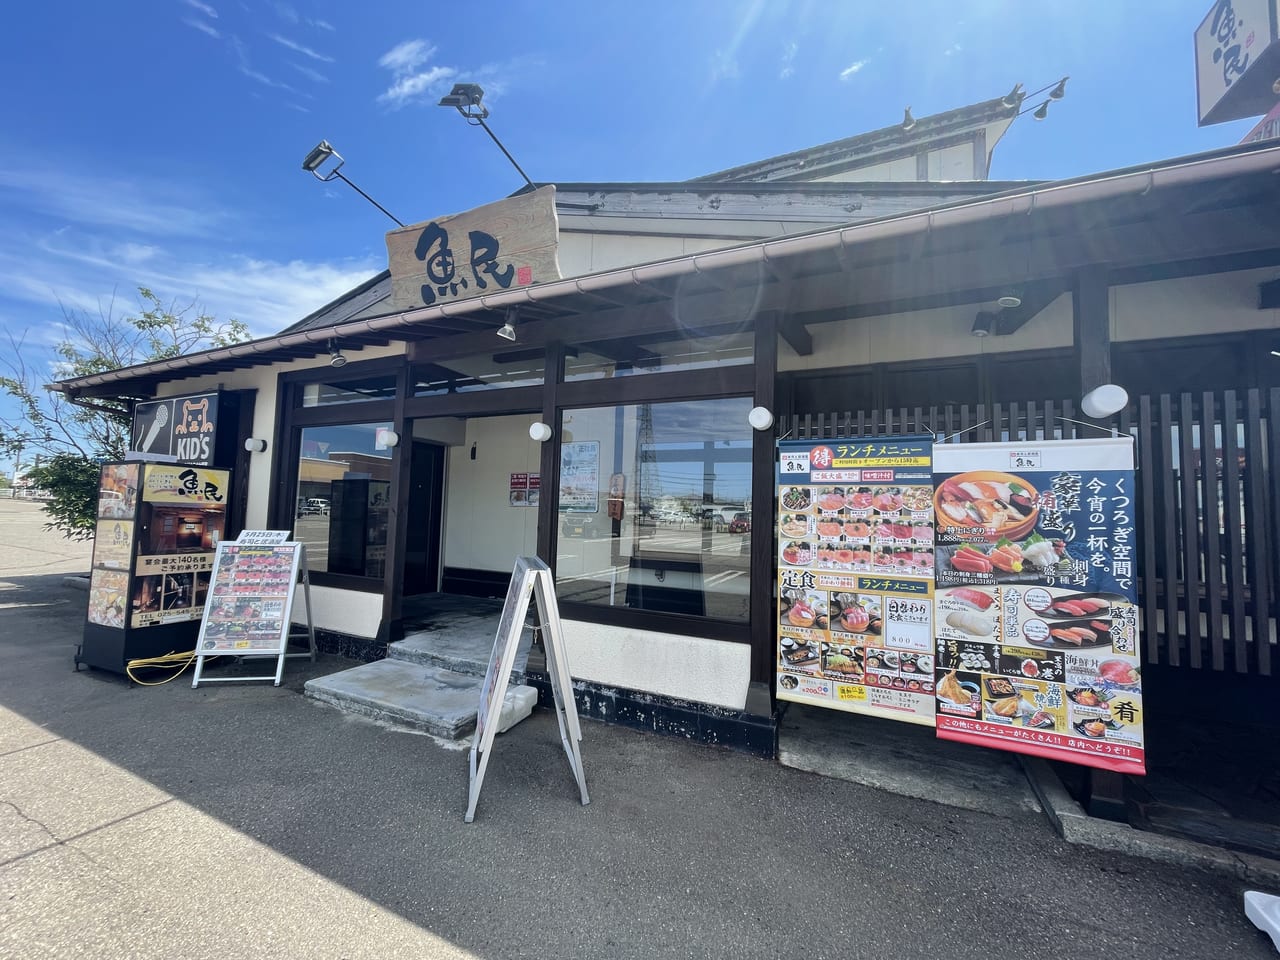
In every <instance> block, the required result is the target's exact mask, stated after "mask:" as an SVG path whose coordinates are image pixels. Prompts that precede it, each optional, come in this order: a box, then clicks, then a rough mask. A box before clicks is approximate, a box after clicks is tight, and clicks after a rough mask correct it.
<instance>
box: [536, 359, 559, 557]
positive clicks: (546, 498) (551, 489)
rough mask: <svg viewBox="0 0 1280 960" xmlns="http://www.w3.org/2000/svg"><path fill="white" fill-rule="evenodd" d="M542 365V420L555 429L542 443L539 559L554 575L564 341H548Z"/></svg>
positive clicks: (557, 522) (539, 494) (539, 464)
mask: <svg viewBox="0 0 1280 960" xmlns="http://www.w3.org/2000/svg"><path fill="white" fill-rule="evenodd" d="M545 356H546V359H545V361H544V365H543V371H542V377H543V384H544V386H543V392H542V422H543V423H545V424H548V425H549V426H550V427H551V429H552V430H554V431H555V433H554V434H552V437H551V439H550V440H548V441H547V442H546V443H544V444H542V451H541V457H540V460H539V463H538V469H539V472H540V474H541V478H540V479H539V481H538V482H539V485H540V486H539V491H538V559H539V560H541V561H542V562H543V563H545V564H546V565H547V566H548V567H550V568H551V572H552V575H553V576H554V574H555V569H556V558H555V554H554V553H553V551H554V549H555V542H556V533H557V530H556V527H557V525H558V524H559V522H560V441H561V437H560V422H559V421H558V420H557V419H556V407H557V405H558V397H559V391H560V381H561V380H563V379H564V344H563V343H559V342H552V343H548V344H547V349H546V355H545Z"/></svg>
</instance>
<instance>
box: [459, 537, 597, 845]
mask: <svg viewBox="0 0 1280 960" xmlns="http://www.w3.org/2000/svg"><path fill="white" fill-rule="evenodd" d="M530 594H534V595H535V599H536V601H537V604H538V621H539V624H540V627H541V632H542V645H543V649H544V651H545V653H546V658H547V675H548V676H549V677H550V679H551V692H552V694H553V696H554V699H555V707H556V721H557V722H558V723H559V725H560V742H561V744H562V745H563V746H564V752H565V756H567V757H568V758H569V769H570V770H572V771H573V777H574V780H575V781H577V784H578V790H579V791H580V792H581V794H582V805H583V806H586V805H587V804H588V803H590V802H591V798H590V797H589V796H588V795H587V779H586V775H585V774H584V773H583V769H582V753H581V751H580V749H579V746H578V744H579V741H581V740H582V729H581V727H580V726H579V725H578V708H577V705H576V704H575V703H574V700H573V684H572V681H571V680H570V677H569V664H568V658H567V657H566V655H565V651H564V630H563V627H562V626H561V623H560V608H559V606H557V604H556V591H555V582H554V581H553V579H552V577H551V568H550V567H548V566H547V565H546V564H545V563H544V562H543V561H541V560H539V559H538V558H537V557H519V558H517V559H516V563H515V568H514V569H513V570H512V572H511V585H510V586H509V587H508V588H507V599H506V602H505V603H504V604H503V606H502V619H501V620H500V621H499V623H498V631H497V635H496V636H495V637H494V643H493V653H492V654H490V656H489V669H488V670H487V671H486V672H485V676H484V686H483V687H482V688H481V692H480V708H479V710H477V711H476V731H475V734H474V735H473V736H472V738H471V758H470V768H471V779H470V785H469V788H468V792H467V813H466V816H465V817H464V818H463V819H464V820H465V822H467V823H471V822H472V821H473V820H474V819H475V815H476V803H477V802H478V801H479V800H480V786H481V784H482V783H483V782H484V774H485V769H486V768H487V767H488V765H489V755H490V754H491V753H492V751H493V737H494V734H495V733H497V730H498V719H499V717H500V715H501V713H502V701H503V700H504V699H505V696H506V692H507V687H508V686H509V685H510V683H511V670H512V668H513V667H514V666H515V659H516V651H517V650H518V649H519V647H520V637H521V634H522V633H523V632H524V619H525V614H526V613H528V611H529V595H530Z"/></svg>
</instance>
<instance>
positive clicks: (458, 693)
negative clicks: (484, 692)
mask: <svg viewBox="0 0 1280 960" xmlns="http://www.w3.org/2000/svg"><path fill="white" fill-rule="evenodd" d="M482 673H483V671H482ZM483 684H484V677H483V676H474V675H471V674H463V673H457V672H455V671H452V670H447V669H444V668H442V667H439V666H435V665H432V664H423V663H413V662H411V661H408V660H375V661H374V662H373V663H365V664H361V665H360V666H358V667H353V668H352V669H350V670H343V671H342V672H340V673H334V674H330V675H329V676H327V677H317V678H316V679H314V680H308V681H307V683H306V688H305V689H306V694H307V696H309V697H313V698H315V699H316V700H321V701H323V702H325V703H329V704H332V705H333V706H335V707H338V708H339V709H340V710H344V711H346V712H348V713H354V714H358V715H359V716H363V717H369V718H370V719H373V720H382V721H385V722H388V723H394V724H398V725H400V726H405V727H409V728H411V729H414V730H421V731H423V732H425V733H430V734H432V735H434V736H437V737H441V738H443V739H446V740H462V739H464V738H466V737H467V736H469V735H470V734H471V732H472V730H474V729H475V725H476V710H477V708H478V707H479V705H480V688H481V686H483Z"/></svg>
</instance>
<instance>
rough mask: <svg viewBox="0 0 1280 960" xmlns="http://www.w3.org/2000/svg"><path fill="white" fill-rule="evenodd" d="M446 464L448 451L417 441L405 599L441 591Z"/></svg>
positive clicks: (411, 472)
mask: <svg viewBox="0 0 1280 960" xmlns="http://www.w3.org/2000/svg"><path fill="white" fill-rule="evenodd" d="M444 461H445V448H444V447H443V446H441V445H440V444H437V443H430V442H428V441H426V440H418V439H415V440H414V441H413V453H412V458H411V460H410V465H409V515H408V517H407V524H408V530H407V532H406V537H405V555H404V593H405V596H412V595H414V594H420V593H435V592H436V591H437V590H439V589H440V531H441V520H442V513H443V509H444Z"/></svg>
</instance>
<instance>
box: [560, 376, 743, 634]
mask: <svg viewBox="0 0 1280 960" xmlns="http://www.w3.org/2000/svg"><path fill="white" fill-rule="evenodd" d="M750 408H751V401H750V400H749V399H747V398H745V397H744V398H734V399H722V400H706V401H689V402H680V403H650V404H636V405H629V406H618V407H595V408H590V409H580V410H572V411H568V412H566V413H565V414H564V418H563V425H562V429H561V438H562V442H561V464H560V491H559V516H558V525H559V530H558V534H559V545H558V548H557V560H556V578H557V593H558V595H559V597H560V598H561V599H562V600H566V601H575V602H579V603H592V604H600V605H605V606H624V607H630V608H632V609H638V610H652V611H661V612H665V613H680V614H687V615H691V616H706V617H713V618H716V619H721V620H733V621H739V622H745V621H746V620H747V619H748V606H749V600H750V590H749V586H750V579H751V578H750V562H749V561H750V553H751V522H750V512H751V502H750V496H751V442H752V437H751V428H750V426H748V424H747V413H748V411H749V410H750Z"/></svg>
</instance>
